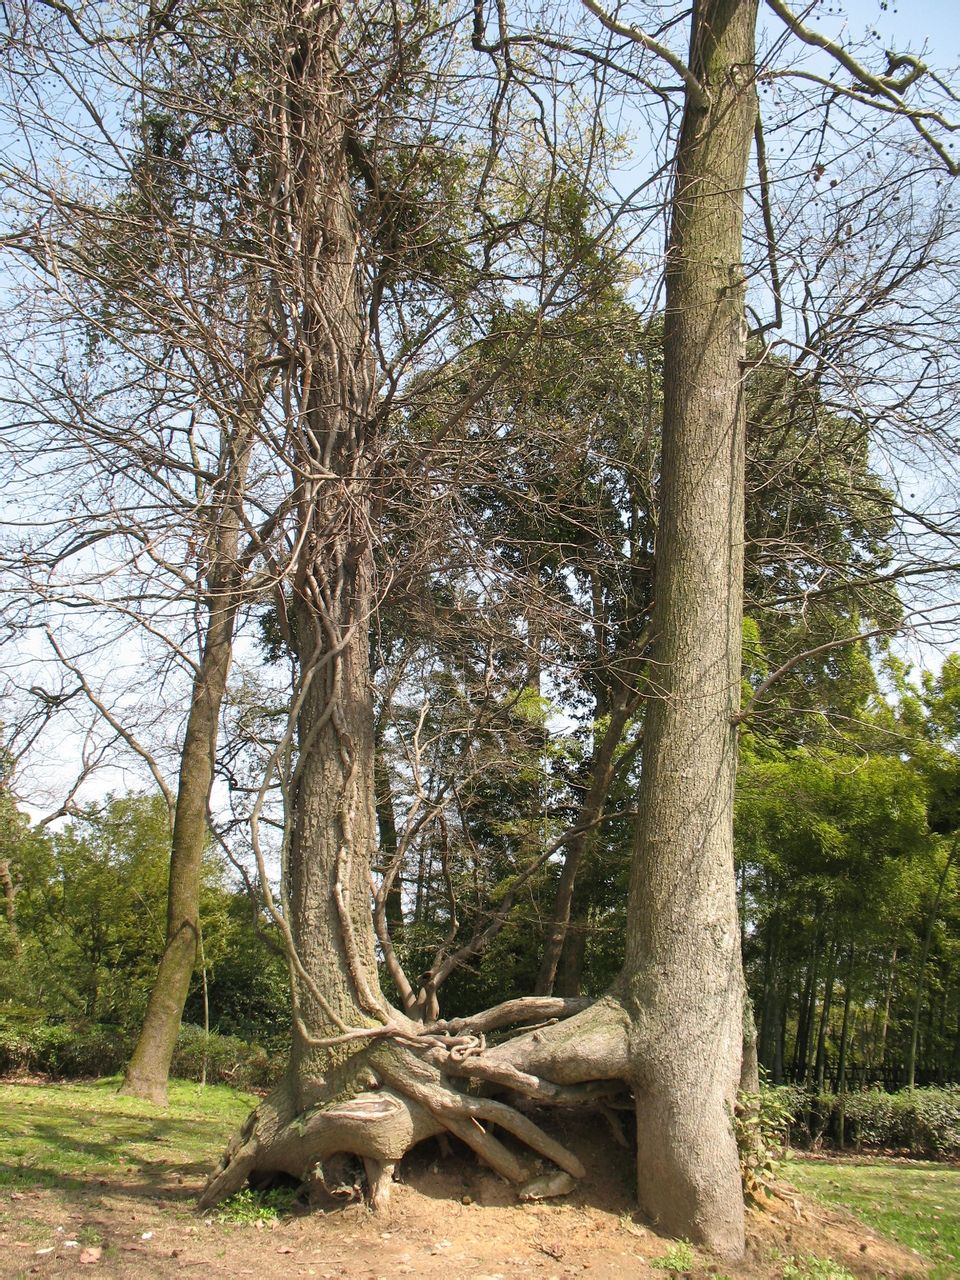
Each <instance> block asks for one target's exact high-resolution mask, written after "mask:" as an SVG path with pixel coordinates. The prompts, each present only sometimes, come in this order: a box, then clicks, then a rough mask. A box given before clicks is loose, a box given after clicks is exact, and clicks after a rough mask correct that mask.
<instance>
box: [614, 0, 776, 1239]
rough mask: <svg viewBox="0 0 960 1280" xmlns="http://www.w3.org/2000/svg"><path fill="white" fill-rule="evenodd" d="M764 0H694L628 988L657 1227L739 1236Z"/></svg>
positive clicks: (641, 1145) (672, 261) (669, 306)
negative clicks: (746, 563)
mask: <svg viewBox="0 0 960 1280" xmlns="http://www.w3.org/2000/svg"><path fill="white" fill-rule="evenodd" d="M756 15H757V6H756V3H755V0H702V2H701V3H700V4H698V5H696V6H695V7H694V15H693V27H692V39H691V53H690V66H691V69H692V71H693V72H694V74H695V75H696V77H697V79H698V80H699V82H700V84H701V85H702V87H703V91H704V96H703V98H702V99H700V100H698V99H697V97H696V95H694V94H693V93H692V91H691V90H690V88H689V87H688V90H687V100H686V104H685V110H684V119H683V126H682V132H681V139H680V146H679V151H678V158H677V175H676V189H675V194H674V200H673V222H672V230H671V238H670V245H669V249H668V255H667V300H666V317H665V332H664V420H663V458H662V463H661V476H662V480H661V497H660V520H659V527H658V535H657V547H656V559H655V565H656V569H655V601H656V603H655V605H654V611H653V618H652V623H651V626H652V631H653V651H652V659H651V665H650V669H651V673H652V675H651V679H652V680H653V681H655V682H656V684H657V685H658V689H657V694H658V696H656V697H654V698H653V699H652V700H651V702H650V703H649V707H648V711H647V715H646V719H645V724H644V756H643V771H642V775H641V783H640V796H639V809H640V819H639V824H638V831H637V842H636V850H635V856H634V861H633V867H632V874H631V884H630V900H629V909H628V930H627V949H626V964H625V969H624V992H625V996H626V1003H627V1009H628V1012H629V1013H630V1015H631V1018H632V1023H633V1027H632V1043H631V1062H632V1065H633V1074H634V1087H635V1094H636V1112H637V1141H638V1150H637V1166H638V1192H639V1198H640V1204H641V1206H642V1208H643V1209H644V1210H645V1211H646V1213H648V1214H649V1216H650V1217H651V1219H652V1220H653V1221H655V1222H656V1223H658V1224H659V1226H660V1227H661V1228H662V1229H664V1230H666V1231H669V1232H671V1233H673V1234H677V1235H689V1236H691V1237H692V1238H693V1239H695V1240H696V1241H698V1242H700V1243H703V1244H706V1245H708V1246H709V1247H711V1248H712V1249H714V1250H716V1251H717V1252H719V1253H721V1254H724V1255H727V1256H731V1257H736V1256H739V1255H740V1254H741V1253H742V1251H743V1240H744V1234H743V1233H744V1220H743V1193H742V1189H741V1181H740V1168H739V1163H738V1157H737V1147H736V1142H735V1140H734V1136H733V1130H732V1127H731V1123H730V1117H731V1113H732V1110H733V1107H734V1104H735V1100H736V1092H737V1086H738V1083H739V1079H740V1063H741V1051H742V1016H743V997H744V991H743V977H742V973H741V958H740V933H739V927H738V923H737V905H736V881H735V872H734V861H733V821H732V817H733V787H734V779H735V773H736V760H737V732H736V728H735V719H736V716H737V713H738V710H739V696H740V642H741V626H742V604H743V489H744V435H745V428H744V403H743V396H742V382H741V378H742V373H741V362H742V360H743V358H744V340H745V321H744V281H743V277H742V272H741V267H740V262H741V258H742V227H743V189H744V181H745V177H746V168H747V161H748V158H749V153H750V146H751V140H752V137H753V128H754V122H755V119H756V112H757V101H756V92H755V86H754V79H753V77H754V28H755V22H756Z"/></svg>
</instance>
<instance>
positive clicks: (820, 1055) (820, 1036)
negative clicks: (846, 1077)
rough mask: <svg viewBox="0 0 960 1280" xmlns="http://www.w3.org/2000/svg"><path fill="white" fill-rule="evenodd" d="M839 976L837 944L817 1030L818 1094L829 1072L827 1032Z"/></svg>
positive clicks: (824, 986)
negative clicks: (835, 986)
mask: <svg viewBox="0 0 960 1280" xmlns="http://www.w3.org/2000/svg"><path fill="white" fill-rule="evenodd" d="M836 976H837V944H836V942H834V943H833V944H832V945H831V947H830V959H829V961H828V962H827V976H826V978H825V979H824V983H823V1005H822V1007H821V1009H820V1026H819V1029H818V1030H817V1056H816V1061H815V1062H814V1069H813V1081H814V1087H815V1089H816V1091H817V1093H822V1092H823V1080H824V1076H825V1075H826V1070H827V1031H828V1029H829V1027H830V1011H831V1009H832V1007H833V986H834V982H835V981H836Z"/></svg>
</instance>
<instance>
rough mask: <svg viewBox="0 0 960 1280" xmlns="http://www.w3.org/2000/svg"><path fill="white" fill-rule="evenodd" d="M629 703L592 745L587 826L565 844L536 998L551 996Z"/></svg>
mask: <svg viewBox="0 0 960 1280" xmlns="http://www.w3.org/2000/svg"><path fill="white" fill-rule="evenodd" d="M632 705H633V704H632V701H631V700H629V699H627V698H626V697H621V698H620V699H618V700H617V702H616V703H615V705H614V707H613V710H612V711H611V713H610V718H609V721H608V724H607V728H606V731H605V733H604V735H603V737H602V739H601V740H600V741H599V742H598V743H597V744H596V745H595V747H594V750H593V759H592V761H591V764H590V784H589V786H588V788H587V791H586V794H585V796H584V798H583V801H582V803H581V805H580V807H579V810H578V812H577V817H576V821H575V824H574V825H575V826H577V827H586V828H589V829H588V830H584V831H582V832H581V834H580V835H578V836H574V838H573V839H572V840H571V841H570V843H569V844H568V845H567V852H566V856H565V857H564V860H563V866H562V868H561V870H560V879H559V880H558V882H557V896H556V901H555V902H554V907H553V915H552V917H551V920H550V924H549V927H548V929H547V936H546V940H545V942H544V947H543V959H542V961H541V964H540V972H539V973H538V974H537V982H536V986H535V988H534V991H535V994H536V995H538V996H549V995H552V994H553V987H554V983H555V981H556V977H557V965H558V964H559V962H560V955H561V952H562V951H563V945H564V940H565V938H566V936H567V928H568V926H569V924H570V908H571V905H572V903H573V893H574V889H575V887H576V882H577V872H578V871H579V869H580V864H581V862H582V860H583V856H584V854H585V852H586V851H587V849H588V848H589V846H590V844H591V843H592V842H593V840H594V839H595V836H596V831H595V828H594V826H593V825H592V824H594V823H595V822H596V821H597V819H598V818H599V817H600V815H601V814H602V813H603V807H604V803H605V802H606V798H607V792H608V791H609V789H610V782H611V779H612V778H613V774H614V764H615V760H614V757H615V756H616V751H617V747H618V746H619V745H620V742H621V740H622V738H623V734H624V730H625V729H626V727H627V724H628V722H629V719H630V714H631V709H632Z"/></svg>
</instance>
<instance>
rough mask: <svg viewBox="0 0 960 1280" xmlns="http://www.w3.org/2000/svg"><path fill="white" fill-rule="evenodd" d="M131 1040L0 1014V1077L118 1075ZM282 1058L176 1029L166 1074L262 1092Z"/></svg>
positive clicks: (116, 1030) (27, 1012) (98, 1029)
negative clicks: (173, 1050)
mask: <svg viewBox="0 0 960 1280" xmlns="http://www.w3.org/2000/svg"><path fill="white" fill-rule="evenodd" d="M132 1047H133V1040H132V1034H131V1032H129V1031H125V1030H124V1029H123V1028H121V1027H118V1026H111V1025H104V1024H101V1023H77V1022H73V1023H68V1022H61V1023H53V1024H50V1023H48V1022H47V1021H46V1019H45V1016H44V1014H43V1013H42V1011H40V1010H36V1009H23V1008H21V1009H18V1010H11V1009H7V1010H4V1011H3V1012H2V1013H0V1073H11V1074H13V1073H17V1072H30V1073H33V1074H37V1075H45V1076H49V1077H50V1078H51V1079H54V1080H71V1079H85V1078H86V1079H93V1078H96V1077H99V1076H112V1075H115V1074H116V1073H117V1072H119V1071H122V1070H123V1068H124V1066H125V1065H126V1062H127V1059H128V1058H129V1056H130V1052H131V1049H132ZM283 1061H284V1059H283V1056H282V1055H279V1054H273V1055H271V1054H268V1053H267V1052H266V1050H265V1049H263V1048H262V1047H261V1046H260V1045H258V1044H249V1043H247V1042H246V1041H244V1040H239V1039H237V1038H236V1037H235V1036H221V1035H218V1034H217V1033H216V1032H211V1033H210V1034H209V1035H206V1034H205V1033H204V1031H203V1028H202V1027H194V1026H190V1025H189V1024H186V1025H184V1026H183V1027H181V1028H180V1033H179V1035H178V1037H177V1047H176V1051H175V1053H174V1058H173V1068H172V1074H173V1075H174V1076H175V1077H178V1078H179V1079H182V1080H193V1081H197V1082H199V1081H200V1080H201V1079H203V1077H204V1064H206V1072H205V1075H206V1079H207V1081H208V1083H210V1084H229V1085H232V1086H233V1087H234V1088H239V1089H257V1090H259V1089H266V1088H269V1087H270V1085H272V1084H273V1083H274V1082H275V1081H276V1079H277V1076H278V1074H279V1072H280V1070H281V1069H282V1065H283Z"/></svg>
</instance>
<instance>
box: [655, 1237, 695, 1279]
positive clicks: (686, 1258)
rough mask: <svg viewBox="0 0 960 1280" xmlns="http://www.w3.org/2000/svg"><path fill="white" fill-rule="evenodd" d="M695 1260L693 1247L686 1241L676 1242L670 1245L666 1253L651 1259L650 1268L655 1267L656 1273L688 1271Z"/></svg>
mask: <svg viewBox="0 0 960 1280" xmlns="http://www.w3.org/2000/svg"><path fill="white" fill-rule="evenodd" d="M696 1260H697V1255H696V1253H695V1252H694V1248H693V1245H692V1244H690V1242H689V1241H688V1240H678V1241H677V1242H676V1243H675V1244H672V1245H671V1246H670V1247H669V1249H667V1251H666V1253H662V1254H661V1255H660V1257H659V1258H653V1259H652V1260H651V1262H650V1265H651V1267H656V1269H657V1270H658V1271H671V1272H673V1271H677V1272H685V1271H689V1270H690V1269H691V1268H692V1267H693V1265H694V1264H695V1262H696Z"/></svg>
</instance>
